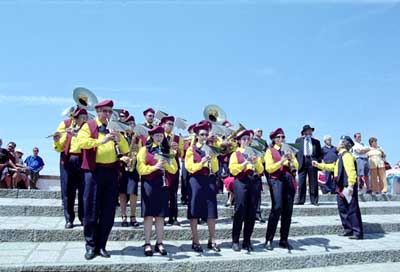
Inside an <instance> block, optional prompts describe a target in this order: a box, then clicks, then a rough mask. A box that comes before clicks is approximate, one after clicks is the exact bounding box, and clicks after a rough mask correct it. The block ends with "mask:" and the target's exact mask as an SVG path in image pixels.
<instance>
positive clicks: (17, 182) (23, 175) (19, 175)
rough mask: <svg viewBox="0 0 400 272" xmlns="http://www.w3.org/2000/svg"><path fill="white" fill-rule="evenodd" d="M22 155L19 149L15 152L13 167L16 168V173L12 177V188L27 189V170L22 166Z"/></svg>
mask: <svg viewBox="0 0 400 272" xmlns="http://www.w3.org/2000/svg"><path fill="white" fill-rule="evenodd" d="M23 154H24V153H23V152H22V150H21V149H16V150H15V166H17V171H15V172H14V174H13V176H12V183H13V187H14V188H19V189H29V179H28V173H29V169H28V168H27V167H26V165H25V164H24V161H23V159H22V156H23Z"/></svg>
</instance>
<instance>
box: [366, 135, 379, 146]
mask: <svg viewBox="0 0 400 272" xmlns="http://www.w3.org/2000/svg"><path fill="white" fill-rule="evenodd" d="M377 141H378V139H377V138H375V137H371V138H369V140H368V142H369V145H371V144H372V143H373V142H377Z"/></svg>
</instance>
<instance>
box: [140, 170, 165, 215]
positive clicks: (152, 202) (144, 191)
mask: <svg viewBox="0 0 400 272" xmlns="http://www.w3.org/2000/svg"><path fill="white" fill-rule="evenodd" d="M141 197H142V200H141V208H142V213H141V215H142V217H147V216H152V217H168V216H169V209H168V189H167V188H165V187H163V180H162V176H156V177H155V178H154V179H153V180H146V179H145V178H143V177H142V188H141Z"/></svg>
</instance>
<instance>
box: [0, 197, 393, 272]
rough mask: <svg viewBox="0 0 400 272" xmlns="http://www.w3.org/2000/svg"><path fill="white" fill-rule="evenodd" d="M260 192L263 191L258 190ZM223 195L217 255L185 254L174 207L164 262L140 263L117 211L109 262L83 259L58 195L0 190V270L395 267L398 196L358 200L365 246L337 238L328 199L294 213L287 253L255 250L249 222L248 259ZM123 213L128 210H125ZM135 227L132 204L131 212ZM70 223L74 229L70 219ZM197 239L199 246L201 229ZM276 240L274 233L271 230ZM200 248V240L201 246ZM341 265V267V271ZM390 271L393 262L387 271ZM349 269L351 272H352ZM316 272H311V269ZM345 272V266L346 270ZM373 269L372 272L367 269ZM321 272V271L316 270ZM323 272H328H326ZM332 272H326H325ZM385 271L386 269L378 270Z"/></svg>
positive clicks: (258, 233) (131, 232)
mask: <svg viewBox="0 0 400 272" xmlns="http://www.w3.org/2000/svg"><path fill="white" fill-rule="evenodd" d="M265 192H266V191H265ZM226 199H227V196H226V194H224V195H218V203H219V207H218V213H219V219H218V221H217V235H216V236H217V238H218V243H219V244H220V245H221V247H222V252H220V253H214V252H207V251H205V252H204V253H202V254H198V253H194V252H192V251H191V248H190V245H191V241H190V238H191V232H190V225H189V222H188V220H187V219H186V207H185V206H179V217H180V218H179V221H180V222H181V226H171V227H170V226H168V227H166V228H165V244H166V247H167V250H168V252H169V255H168V256H167V257H161V256H154V257H152V258H146V257H144V256H143V248H142V245H143V243H144V242H143V229H142V226H141V227H139V228H131V227H129V228H123V227H121V217H120V210H119V208H118V210H117V217H116V222H115V225H114V228H113V230H112V233H111V235H110V239H109V240H110V242H109V243H108V245H107V249H108V250H109V251H110V253H111V254H112V257H111V258H110V259H103V258H101V257H97V258H95V259H94V260H92V261H86V260H85V259H84V257H83V255H84V252H85V249H84V241H83V240H84V239H83V231H82V230H83V228H82V227H81V226H78V225H77V226H75V227H74V229H72V230H66V229H64V224H65V222H64V218H63V216H62V215H63V212H62V207H61V201H60V192H59V191H34V190H0V271H77V270H79V271H161V270H165V271H230V272H232V271H241V272H242V271H257V270H259V271H274V270H290V269H308V268H314V270H312V271H317V270H318V269H326V268H328V269H333V267H334V266H341V270H345V269H346V265H352V266H351V267H353V268H354V267H355V268H357V267H360V269H361V268H362V270H363V271H368V270H369V269H368V267H369V264H370V266H371V267H374V266H375V267H376V266H377V265H378V264H380V263H387V262H398V261H399V260H400V216H399V215H400V196H398V195H361V196H360V206H361V211H362V214H363V222H364V229H365V233H366V234H365V240H362V241H353V240H349V239H348V238H345V237H339V236H338V235H337V234H338V233H339V232H340V231H341V223H340V220H339V216H338V215H337V208H336V203H335V196H334V195H324V196H321V198H320V206H318V207H315V206H312V205H307V204H306V205H304V206H295V207H294V213H293V220H292V228H291V232H290V242H291V245H292V246H293V247H294V249H293V250H291V251H290V252H289V251H288V250H284V249H281V248H279V247H278V246H277V244H276V248H275V249H274V250H273V251H266V250H264V248H263V243H264V236H265V231H266V226H267V225H266V224H260V223H257V224H256V226H255V230H254V234H253V243H254V245H255V249H256V250H255V252H252V253H250V254H249V253H247V252H244V251H242V252H233V251H232V250H231V249H230V246H231V241H230V239H231V229H232V221H231V216H232V215H233V210H232V208H230V207H225V205H224V204H225V202H226ZM262 200H263V203H262V214H263V216H264V218H267V215H268V213H269V209H270V198H269V195H268V194H267V193H264V194H263V196H262ZM128 212H129V211H128ZM137 215H138V221H139V222H141V218H140V205H138V209H137ZM75 223H79V222H78V221H77V220H76V222H75ZM199 234H200V237H202V238H204V239H207V237H208V230H207V227H206V226H205V225H200V226H199ZM277 236H278V237H277V238H276V240H277V241H278V239H279V229H278V231H277ZM206 243H207V241H203V246H204V247H205V244H206ZM342 266H343V267H342ZM390 267H391V268H393V267H398V268H399V269H400V264H399V263H394V264H392V265H391V266H390ZM353 268H351V269H353ZM316 269H317V270H316ZM349 269H350V267H349ZM374 270H376V269H374ZM324 271H325V270H324ZM326 271H329V270H326ZM332 271H333V270H332ZM385 271H388V270H385ZM397 271H398V270H397Z"/></svg>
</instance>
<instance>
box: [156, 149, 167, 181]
mask: <svg viewBox="0 0 400 272" xmlns="http://www.w3.org/2000/svg"><path fill="white" fill-rule="evenodd" d="M158 152H159V154H160V155H159V156H160V158H161V160H160V161H163V157H162V153H161V143H159V144H158ZM161 171H162V179H163V187H168V183H167V177H166V173H165V168H164V167H163V168H162V170H161Z"/></svg>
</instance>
